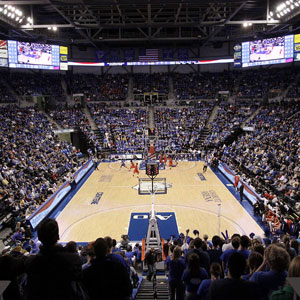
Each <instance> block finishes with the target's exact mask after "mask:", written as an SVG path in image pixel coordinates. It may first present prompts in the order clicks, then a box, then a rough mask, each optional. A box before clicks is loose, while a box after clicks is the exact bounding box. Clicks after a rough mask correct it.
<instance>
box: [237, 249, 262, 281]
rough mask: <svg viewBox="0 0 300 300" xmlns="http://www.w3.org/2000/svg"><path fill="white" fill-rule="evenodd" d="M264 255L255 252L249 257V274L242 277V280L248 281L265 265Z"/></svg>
mask: <svg viewBox="0 0 300 300" xmlns="http://www.w3.org/2000/svg"><path fill="white" fill-rule="evenodd" d="M263 260H264V258H263V255H262V254H260V253H259V252H256V251H253V252H251V254H250V255H249V257H248V267H249V273H248V274H246V275H243V276H242V279H245V280H248V279H249V278H250V277H251V276H252V275H253V273H254V272H256V270H257V269H258V268H259V267H260V266H261V264H262V263H263Z"/></svg>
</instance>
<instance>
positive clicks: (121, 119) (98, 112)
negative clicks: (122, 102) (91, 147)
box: [89, 103, 146, 153]
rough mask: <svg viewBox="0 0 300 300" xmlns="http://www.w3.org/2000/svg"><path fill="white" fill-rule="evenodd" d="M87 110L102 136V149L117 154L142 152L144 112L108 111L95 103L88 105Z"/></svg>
mask: <svg viewBox="0 0 300 300" xmlns="http://www.w3.org/2000/svg"><path fill="white" fill-rule="evenodd" d="M89 109H90V111H91V114H92V117H93V118H94V121H95V123H96V125H97V126H98V129H99V130H100V132H101V133H102V135H103V147H104V149H113V150H116V151H117V152H119V153H124V152H129V153H136V152H141V151H142V152H143V151H144V145H145V138H144V129H145V124H146V110H144V109H130V108H120V109H108V108H103V107H102V106H101V105H98V104H95V103H90V104H89Z"/></svg>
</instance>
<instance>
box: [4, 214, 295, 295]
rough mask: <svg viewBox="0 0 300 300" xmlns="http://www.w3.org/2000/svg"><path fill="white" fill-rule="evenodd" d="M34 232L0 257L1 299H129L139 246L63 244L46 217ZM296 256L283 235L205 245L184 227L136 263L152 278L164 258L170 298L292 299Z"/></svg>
mask: <svg viewBox="0 0 300 300" xmlns="http://www.w3.org/2000/svg"><path fill="white" fill-rule="evenodd" d="M37 232H38V239H39V241H40V242H41V244H38V245H37V244H36V243H35V242H34V241H33V240H30V242H29V243H28V242H26V239H25V236H23V237H21V238H20V239H19V243H17V244H16V245H14V246H13V247H12V248H10V249H5V250H3V251H2V254H1V255H0V270H1V271H0V279H1V280H10V281H11V283H10V285H9V287H8V289H7V290H6V291H5V293H4V300H35V299H46V300H47V299H49V300H50V299H51V300H52V299H58V300H60V299H62V300H65V299H70V300H73V299H74V300H75V299H82V300H87V299H90V300H96V299H99V298H101V299H111V300H122V299H124V300H130V299H133V298H132V297H131V296H132V295H133V289H134V288H138V287H139V283H140V281H141V276H138V273H140V272H141V262H142V246H141V244H139V243H136V244H135V245H131V244H130V240H129V238H128V236H126V235H125V236H122V240H121V241H120V242H119V243H118V242H117V241H116V240H114V239H112V238H111V237H109V236H106V237H100V238H97V239H96V240H95V241H92V242H89V243H88V245H86V246H81V245H79V246H78V247H77V244H76V243H75V242H74V241H70V242H68V243H67V244H66V245H65V246H63V245H61V244H58V241H59V228H58V224H57V222H56V221H55V220H52V219H46V220H44V221H42V222H41V224H40V225H39V226H38V230H37ZM25 245H26V246H25ZM299 251H300V248H299V242H298V241H297V240H296V239H291V238H290V237H289V236H287V235H285V236H283V237H282V238H281V239H278V238H273V239H269V238H262V237H260V236H256V235H255V234H254V233H251V234H250V235H249V236H247V235H240V234H233V235H232V236H231V238H227V239H226V240H224V239H223V238H221V237H220V236H218V235H215V236H213V237H212V239H211V241H210V240H209V237H208V236H207V235H205V234H204V235H203V238H200V234H199V231H198V230H194V231H193V236H192V234H189V230H187V231H186V234H183V233H181V234H180V235H179V236H177V237H174V236H172V237H171V238H170V239H168V240H167V241H166V243H165V244H164V246H163V249H162V252H163V253H162V252H160V249H155V248H151V249H150V250H149V251H148V252H147V253H145V258H144V263H145V265H146V266H147V280H149V281H152V279H153V278H154V276H155V274H156V271H155V265H156V262H158V261H161V259H162V257H165V260H164V264H165V270H166V272H167V275H166V276H167V278H168V285H169V299H170V300H175V299H176V300H184V299H185V300H194V299H198V300H240V299H246V300H247V299H249V300H253V299H255V300H269V299H270V300H275V299H291V300H292V299H294V298H293V294H294V290H293V287H292V286H291V285H290V284H289V283H288V281H287V277H300V256H299V254H300V253H299ZM162 254H164V255H162ZM144 280H145V279H144ZM280 295H281V296H282V295H284V296H285V297H284V298H278V297H279V296H280Z"/></svg>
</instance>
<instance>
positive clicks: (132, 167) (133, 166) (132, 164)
mask: <svg viewBox="0 0 300 300" xmlns="http://www.w3.org/2000/svg"><path fill="white" fill-rule="evenodd" d="M130 163H131V166H130V169H129V170H128V171H129V172H130V170H131V169H135V165H134V162H133V161H132V160H131V161H130Z"/></svg>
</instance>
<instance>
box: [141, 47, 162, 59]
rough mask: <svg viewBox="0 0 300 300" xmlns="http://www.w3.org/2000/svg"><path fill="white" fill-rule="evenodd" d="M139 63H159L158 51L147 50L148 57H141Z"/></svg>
mask: <svg viewBox="0 0 300 300" xmlns="http://www.w3.org/2000/svg"><path fill="white" fill-rule="evenodd" d="M139 61H158V49H146V55H140V56H139Z"/></svg>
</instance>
